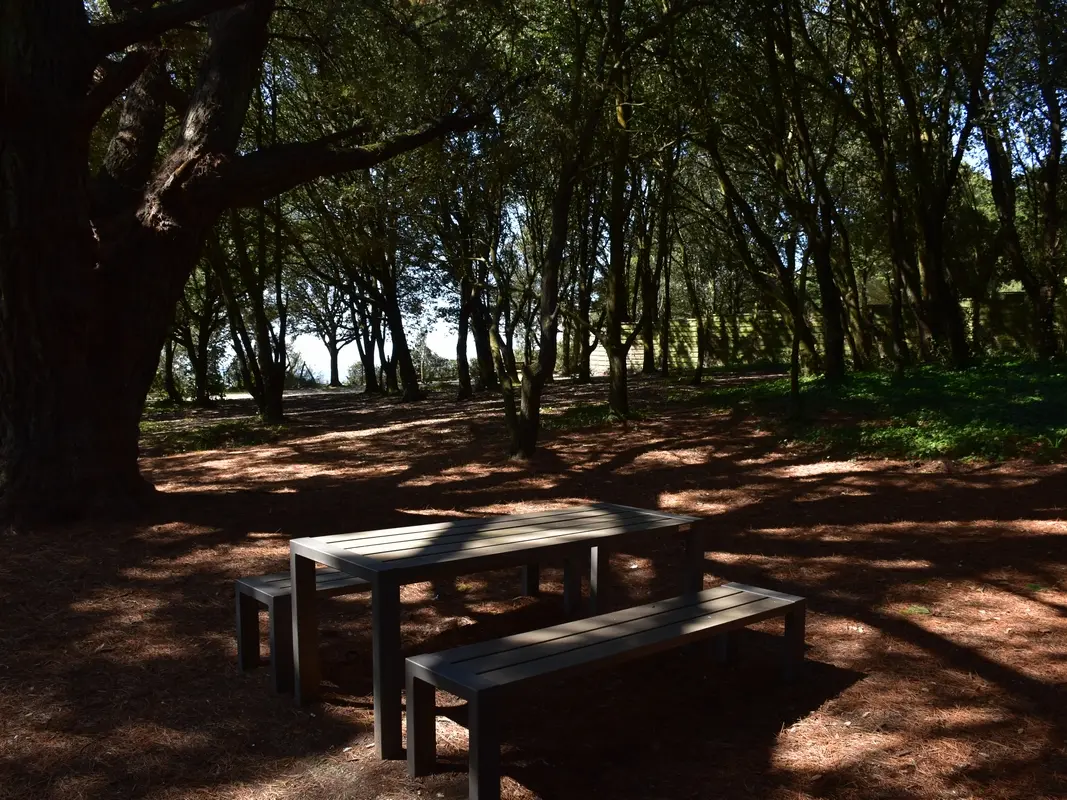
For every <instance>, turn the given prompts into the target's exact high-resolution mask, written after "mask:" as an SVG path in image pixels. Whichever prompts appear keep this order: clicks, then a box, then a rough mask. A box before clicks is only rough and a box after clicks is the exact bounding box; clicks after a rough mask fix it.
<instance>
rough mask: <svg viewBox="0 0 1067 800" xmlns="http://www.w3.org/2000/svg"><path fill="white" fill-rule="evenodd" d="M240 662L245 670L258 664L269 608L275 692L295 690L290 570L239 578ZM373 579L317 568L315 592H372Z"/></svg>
mask: <svg viewBox="0 0 1067 800" xmlns="http://www.w3.org/2000/svg"><path fill="white" fill-rule="evenodd" d="M235 588H236V594H237V663H238V665H239V666H240V668H241V670H242V671H243V672H247V671H249V670H251V669H255V668H256V667H258V666H259V611H260V607H261V606H266V607H267V616H268V621H269V627H268V630H269V638H270V669H271V676H272V677H273V679H274V690H275V691H276V692H291V691H292V690H293V605H292V595H293V582H292V578H291V577H290V574H289V573H288V572H274V573H271V574H270V575H256V576H254V577H248V578H238V579H237V581H236V587H235ZM370 588H371V585H370V582H369V581H365V580H363V579H362V578H354V577H352V576H351V575H346V574H345V573H343V572H339V571H338V570H336V569H330V568H329V567H324V568H322V569H317V570H315V595H316V596H317V597H339V596H341V595H345V594H357V593H358V592H369V591H370Z"/></svg>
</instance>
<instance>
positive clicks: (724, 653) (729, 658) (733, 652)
mask: <svg viewBox="0 0 1067 800" xmlns="http://www.w3.org/2000/svg"><path fill="white" fill-rule="evenodd" d="M740 634H741V631H726V633H720V634H719V635H718V636H716V637H715V638H714V639H713V640H712V643H713V646H714V648H715V660H716V661H717V662H718V663H720V664H736V663H737V640H738V636H739V635H740Z"/></svg>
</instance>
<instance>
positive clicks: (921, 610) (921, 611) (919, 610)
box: [904, 606, 934, 617]
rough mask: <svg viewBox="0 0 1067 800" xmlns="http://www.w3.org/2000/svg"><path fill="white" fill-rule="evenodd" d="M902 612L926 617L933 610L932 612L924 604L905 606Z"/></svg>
mask: <svg viewBox="0 0 1067 800" xmlns="http://www.w3.org/2000/svg"><path fill="white" fill-rule="evenodd" d="M904 613H905V614H911V615H916V614H917V615H919V616H924V617H928V616H930V615H931V614H932V613H934V612H932V611H931V610H930V609H928V608H927V607H926V606H908V607H907V608H905V609H904Z"/></svg>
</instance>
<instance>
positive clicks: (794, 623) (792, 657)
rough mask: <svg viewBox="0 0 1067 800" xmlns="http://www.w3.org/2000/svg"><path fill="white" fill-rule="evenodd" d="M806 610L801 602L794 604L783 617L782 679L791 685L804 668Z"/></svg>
mask: <svg viewBox="0 0 1067 800" xmlns="http://www.w3.org/2000/svg"><path fill="white" fill-rule="evenodd" d="M806 615H807V610H806V608H805V604H804V602H803V601H801V602H799V603H794V604H793V606H792V607H791V608H790V609H789V611H788V612H787V613H786V615H785V663H784V664H783V670H782V673H783V675H782V677H783V678H784V679H785V681H786V682H787V683H791V682H793V681H795V680H797V679H798V678H799V677H800V673H801V671H802V670H803V667H804V618H805V616H806Z"/></svg>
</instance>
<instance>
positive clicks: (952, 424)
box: [683, 362, 1067, 461]
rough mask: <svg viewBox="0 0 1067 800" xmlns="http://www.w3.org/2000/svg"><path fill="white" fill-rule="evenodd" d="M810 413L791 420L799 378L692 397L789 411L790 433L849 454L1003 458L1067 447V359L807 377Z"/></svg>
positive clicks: (785, 430)
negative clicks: (833, 378) (830, 379)
mask: <svg viewBox="0 0 1067 800" xmlns="http://www.w3.org/2000/svg"><path fill="white" fill-rule="evenodd" d="M801 392H802V407H803V416H802V418H801V420H800V421H798V422H796V421H794V422H789V423H788V424H785V418H786V417H787V415H788V411H789V401H788V397H789V380H788V378H786V377H774V378H769V379H767V380H758V381H753V382H748V383H746V382H741V383H737V384H730V385H727V386H721V387H718V386H717V387H710V388H707V389H701V390H700V391H699V392H697V393H696V394H695V395H694V394H691V395H690V397H689V399H687V400H684V401H683V402H690V403H699V404H701V405H712V406H719V405H724V404H725V405H729V406H731V407H733V408H735V409H736V408H744V409H746V410H748V411H750V412H752V413H756V414H762V415H771V416H776V417H778V418H779V419H780V420H782V421H783V425H782V431H781V432H782V435H783V438H787V439H794V440H797V441H800V442H803V443H807V444H809V445H813V446H816V447H818V448H820V449H824V450H826V451H828V452H832V453H835V454H839V455H842V456H845V457H848V456H853V455H862V454H867V455H880V456H888V457H895V458H916V459H926V458H958V459H981V460H994V461H995V460H1000V459H1005V458H1013V457H1018V456H1029V457H1031V458H1035V459H1037V460H1041V461H1061V460H1063V459H1064V458H1065V456H1067V369H1065V368H1064V367H1055V366H1052V367H1050V366H1046V365H1040V364H1034V363H1028V362H1005V363H989V364H982V365H978V366H974V367H971V368H969V369H965V370H949V369H945V368H943V367H937V366H927V367H917V368H915V369H911V370H908V371H907V372H905V373H904V374H903V375H896V376H894V375H891V374H888V373H873V372H871V373H857V374H854V375H850V376H849V377H848V378H847V379H846V380H845V381H844V382H842V383H840V384H839V385H837V386H831V385H829V384H827V383H826V382H825V381H823V380H821V379H817V378H810V377H809V378H805V379H803V381H802V389H801Z"/></svg>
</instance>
